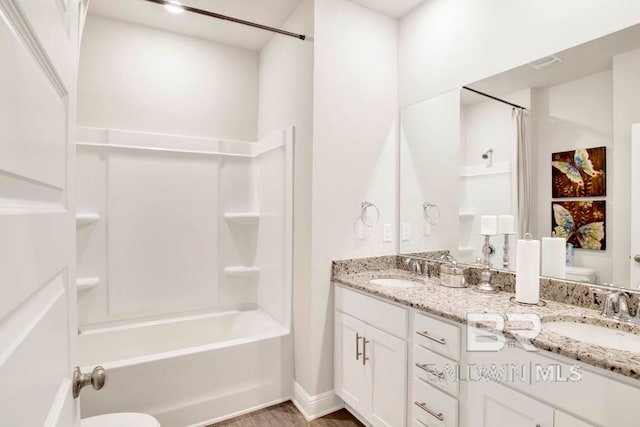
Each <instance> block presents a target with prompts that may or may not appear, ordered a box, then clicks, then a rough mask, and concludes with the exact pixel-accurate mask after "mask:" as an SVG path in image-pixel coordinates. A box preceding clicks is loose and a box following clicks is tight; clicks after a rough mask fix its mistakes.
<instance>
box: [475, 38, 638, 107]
mask: <svg viewBox="0 0 640 427" xmlns="http://www.w3.org/2000/svg"><path fill="white" fill-rule="evenodd" d="M637 48H640V25H635V26H633V27H629V28H627V29H624V30H622V31H618V32H616V33H613V34H610V35H608V36H605V37H602V38H599V39H596V40H594V41H591V42H588V43H584V44H581V45H579V46H576V47H574V48H571V49H567V50H565V51H562V52H558V53H556V54H555V55H556V56H558V57H559V58H560V59H562V62H560V63H557V64H554V65H551V66H550V67H548V68H544V69H541V70H536V69H534V68H532V67H530V66H529V65H522V66H520V67H517V68H514V69H512V70H509V71H506V72H504V73H501V74H498V75H495V76H493V77H489V78H487V79H484V80H481V81H479V82H475V83H473V84H470V85H469V86H470V87H472V88H474V89H476V90H479V91H482V92H485V93H488V94H490V95H493V96H498V97H500V96H505V95H508V94H512V93H514V92H517V91H519V90H521V89H524V88H529V87H531V88H542V87H548V86H554V85H557V84H560V83H564V82H568V81H571V80H575V79H579V78H582V77H586V76H589V75H591V74H595V73H599V72H602V71H606V70H610V69H611V68H612V66H613V57H614V56H616V55H619V54H621V53H623V52H627V51H629V50H633V49H637ZM465 92H466V91H465ZM477 99H478V98H477V96H466V97H465V100H466V102H467V103H473V102H474V100H477Z"/></svg>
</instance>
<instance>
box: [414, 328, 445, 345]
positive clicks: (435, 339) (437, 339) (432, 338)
mask: <svg viewBox="0 0 640 427" xmlns="http://www.w3.org/2000/svg"><path fill="white" fill-rule="evenodd" d="M416 334H418V335H420V336H421V337H425V338H426V339H428V340H431V341H434V342H437V343H438V344H442V345H444V343H445V340H444V338H434V337H432V336H431V335H429V332H427V331H423V332H420V331H418V332H416Z"/></svg>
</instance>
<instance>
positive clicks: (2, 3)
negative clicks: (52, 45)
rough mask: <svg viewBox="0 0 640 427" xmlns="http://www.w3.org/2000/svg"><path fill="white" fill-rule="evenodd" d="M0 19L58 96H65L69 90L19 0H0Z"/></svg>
mask: <svg viewBox="0 0 640 427" xmlns="http://www.w3.org/2000/svg"><path fill="white" fill-rule="evenodd" d="M0 20H3V21H5V23H6V24H7V26H8V27H9V29H10V30H11V31H12V32H13V33H14V34H15V35H16V37H17V38H18V39H19V40H20V41H21V42H22V44H23V45H24V47H25V48H26V49H27V50H28V51H29V52H30V53H31V55H32V56H33V59H35V60H36V62H37V63H38V65H40V68H41V69H42V72H43V73H44V75H45V76H47V79H48V80H49V82H50V83H51V85H52V86H53V88H54V89H55V91H56V92H58V95H59V96H60V98H64V97H65V96H67V95H68V94H69V91H68V90H67V87H66V85H65V84H64V81H63V80H62V78H61V77H60V74H59V73H58V71H57V70H56V67H55V65H54V64H52V63H51V60H50V59H49V55H48V54H47V51H46V49H45V48H44V47H43V46H42V43H41V42H40V40H38V37H37V35H36V31H35V30H34V29H33V28H32V26H31V25H30V24H29V19H28V18H27V17H26V16H25V13H24V10H23V9H22V8H21V7H20V1H16V0H0Z"/></svg>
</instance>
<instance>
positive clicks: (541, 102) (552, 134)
mask: <svg viewBox="0 0 640 427" xmlns="http://www.w3.org/2000/svg"><path fill="white" fill-rule="evenodd" d="M535 114H536V116H537V132H538V136H537V141H536V144H537V147H538V167H537V169H534V170H535V172H534V174H533V176H534V179H537V182H538V195H537V197H535V196H534V200H536V201H537V218H538V231H539V236H538V237H543V236H550V235H551V230H552V228H551V169H552V166H551V155H552V153H557V152H560V151H570V150H575V149H577V148H591V147H602V146H606V147H607V163H608V165H607V166H608V167H607V174H609V172H612V173H614V174H617V173H619V171H617V170H616V168H612V167H611V165H612V163H611V162H612V155H614V153H615V151H617V147H613V80H612V72H611V71H605V72H602V73H598V74H593V75H591V76H587V77H584V78H581V79H578V80H572V81H569V82H566V83H562V84H559V85H556V86H552V87H548V88H544V89H540V90H538V91H537V101H536V108H535ZM630 129H631V128H630V127H629V131H630ZM629 139H630V136H629ZM628 152H629V151H628V150H627V153H628ZM627 163H628V158H627ZM627 176H628V175H627ZM612 190H613V180H612V179H611V176H610V175H609V176H607V197H606V201H607V206H606V208H607V221H606V224H605V226H606V230H605V233H606V237H607V249H606V250H605V251H593V250H586V249H576V251H575V256H574V265H577V266H581V267H590V268H594V269H596V270H597V271H598V278H599V280H600V281H602V282H611V280H612V277H613V273H612V258H613V253H614V251H613V247H614V246H612V245H614V244H615V241H616V239H617V238H618V236H615V235H614V234H613V233H612V223H615V222H617V221H618V220H619V219H620V216H619V215H618V212H619V209H620V206H619V205H618V202H619V200H618V197H617V194H615V193H617V192H615V193H614V191H612ZM621 198H622V197H621ZM626 198H628V196H627V197H626ZM596 199H599V200H602V198H596ZM614 212H615V215H614ZM627 224H629V222H628V220H627ZM627 230H628V225H627ZM627 232H628V231H627ZM626 269H627V271H628V266H627V268H626Z"/></svg>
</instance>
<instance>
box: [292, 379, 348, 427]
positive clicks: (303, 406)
mask: <svg viewBox="0 0 640 427" xmlns="http://www.w3.org/2000/svg"><path fill="white" fill-rule="evenodd" d="M291 401H292V402H293V404H294V405H295V406H296V408H298V410H299V411H300V413H301V414H302V415H303V416H304V418H305V419H306V420H307V421H313V420H315V419H317V418H320V417H323V416H325V415H328V414H330V413H332V412H335V411H339V410H340V409H342V408H344V402H343V401H342V399H340V398H339V397H338V396H337V395H336V394H334V392H333V390H329V391H326V392H324V393H320V394H316V395H315V396H309V393H307V391H306V390H305V389H304V388H302V386H301V385H300V384H298V383H297V382H295V381H294V382H293V399H291Z"/></svg>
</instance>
